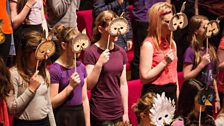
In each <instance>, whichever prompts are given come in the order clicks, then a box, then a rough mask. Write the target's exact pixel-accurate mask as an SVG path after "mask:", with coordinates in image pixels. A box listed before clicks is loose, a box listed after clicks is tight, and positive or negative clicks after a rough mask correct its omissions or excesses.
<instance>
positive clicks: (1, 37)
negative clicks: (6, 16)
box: [0, 19, 5, 44]
mask: <svg viewBox="0 0 224 126" xmlns="http://www.w3.org/2000/svg"><path fill="white" fill-rule="evenodd" d="M2 25H3V20H2V19H1V20H0V44H2V43H4V42H5V34H4V33H3V32H2Z"/></svg>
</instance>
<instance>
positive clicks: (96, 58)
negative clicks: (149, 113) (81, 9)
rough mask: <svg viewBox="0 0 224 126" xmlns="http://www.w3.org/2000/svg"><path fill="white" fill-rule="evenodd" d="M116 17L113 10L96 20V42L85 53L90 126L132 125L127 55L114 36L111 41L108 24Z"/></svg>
mask: <svg viewBox="0 0 224 126" xmlns="http://www.w3.org/2000/svg"><path fill="white" fill-rule="evenodd" d="M115 17H116V14H115V13H114V12H113V11H111V10H107V11H103V12H101V13H100V14H99V15H98V16H97V18H96V21H95V28H94V32H93V33H94V36H93V37H94V40H96V43H94V44H93V45H91V46H90V47H89V48H88V49H87V50H86V51H85V54H84V59H83V63H84V64H85V65H86V69H87V73H88V76H87V83H88V89H92V90H91V98H90V111H91V126H102V125H104V124H105V123H107V122H112V123H113V124H114V123H116V122H119V121H124V122H129V118H128V86H127V79H126V65H125V64H126V62H127V56H126V52H125V51H124V50H123V49H122V48H121V47H119V46H117V45H116V44H115V38H116V37H115V36H111V37H110V40H109V45H108V49H107V42H108V35H109V32H108V30H109V29H108V25H109V24H110V22H111V21H112V20H113V19H114V18H115Z"/></svg>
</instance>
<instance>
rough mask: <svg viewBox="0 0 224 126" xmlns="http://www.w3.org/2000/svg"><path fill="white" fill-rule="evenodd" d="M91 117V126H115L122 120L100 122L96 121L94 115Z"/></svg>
mask: <svg viewBox="0 0 224 126" xmlns="http://www.w3.org/2000/svg"><path fill="white" fill-rule="evenodd" d="M90 117H91V119H90V120H91V126H114V125H115V124H116V123H117V122H121V121H122V118H118V119H115V120H98V119H95V117H93V115H91V116H90Z"/></svg>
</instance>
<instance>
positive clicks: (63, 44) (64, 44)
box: [61, 42, 66, 50]
mask: <svg viewBox="0 0 224 126" xmlns="http://www.w3.org/2000/svg"><path fill="white" fill-rule="evenodd" d="M61 48H62V49H63V50H65V49H66V43H65V42H61Z"/></svg>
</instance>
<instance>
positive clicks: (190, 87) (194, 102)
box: [172, 79, 214, 126]
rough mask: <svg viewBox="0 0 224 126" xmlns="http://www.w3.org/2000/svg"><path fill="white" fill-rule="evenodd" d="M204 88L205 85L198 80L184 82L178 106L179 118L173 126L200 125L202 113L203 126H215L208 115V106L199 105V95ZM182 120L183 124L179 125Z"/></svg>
mask: <svg viewBox="0 0 224 126" xmlns="http://www.w3.org/2000/svg"><path fill="white" fill-rule="evenodd" d="M204 88H205V84H204V83H202V82H199V81H198V80H196V79H190V80H186V81H184V83H183V86H182V88H181V91H180V95H179V99H178V104H177V116H179V117H178V119H177V120H175V121H174V122H173V124H172V126H183V124H184V126H191V125H199V114H200V113H201V125H202V126H205V125H206V126H214V119H213V118H212V117H211V116H210V115H208V114H207V112H206V106H205V105H201V104H199V98H200V97H199V96H200V95H199V94H200V93H201V91H202V90H203V89H204ZM200 107H201V110H200ZM180 120H181V121H182V122H183V123H177V122H178V121H180ZM175 124H176V125H175Z"/></svg>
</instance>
